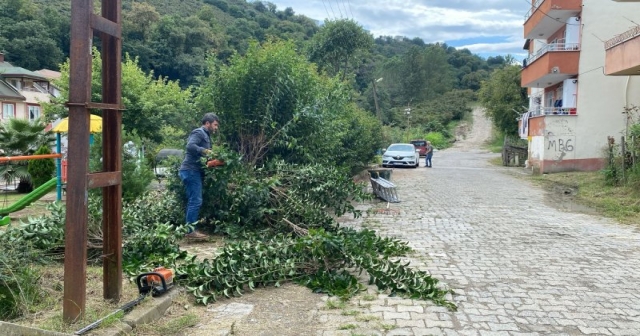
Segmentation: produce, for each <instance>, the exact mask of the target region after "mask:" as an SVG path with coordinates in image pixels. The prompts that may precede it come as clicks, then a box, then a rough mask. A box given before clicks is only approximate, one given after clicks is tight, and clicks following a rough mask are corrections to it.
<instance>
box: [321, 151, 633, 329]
mask: <svg viewBox="0 0 640 336" xmlns="http://www.w3.org/2000/svg"><path fill="white" fill-rule="evenodd" d="M492 157H495V154H489V153H486V152H482V151H478V150H469V149H468V148H460V147H459V148H453V149H451V150H447V151H440V152H437V153H436V154H435V156H434V159H433V165H434V168H432V169H427V168H424V167H420V168H417V169H401V170H400V169H396V170H395V171H394V173H393V175H392V180H393V181H394V182H395V183H396V184H397V185H398V194H399V197H400V199H401V203H396V204H392V205H391V207H392V208H394V209H396V210H399V211H400V214H399V215H379V214H377V215H371V217H369V218H367V219H365V220H364V225H373V226H375V228H376V229H377V230H378V232H380V233H381V234H383V235H389V236H394V237H398V238H400V239H403V240H406V241H409V242H410V245H411V246H412V247H413V248H414V249H415V250H416V251H417V252H418V253H417V255H415V256H413V258H412V265H414V266H419V267H420V268H424V269H427V270H429V271H430V272H431V273H432V274H433V275H434V276H436V277H438V278H439V279H442V280H443V282H445V283H447V284H448V285H449V286H450V287H451V288H453V289H454V290H455V292H456V295H454V296H453V301H454V302H456V303H457V304H458V306H459V309H458V311H457V312H448V311H447V310H445V309H443V308H440V307H434V306H433V305H431V304H427V305H425V304H424V303H423V302H419V301H415V302H414V301H411V300H401V299H396V298H388V297H386V296H384V295H379V296H378V299H377V300H375V301H373V302H370V303H372V305H371V307H370V308H369V313H373V314H377V316H378V317H379V318H381V319H382V321H383V322H382V323H386V324H393V325H396V326H397V327H398V328H396V329H393V330H390V331H388V332H386V333H385V334H386V335H583V334H594V335H640V300H639V299H640V292H639V291H638V286H639V285H640V264H639V263H638V260H639V259H640V230H638V228H637V227H633V226H623V225H619V224H616V223H614V222H613V221H611V220H607V219H603V218H601V217H598V216H592V215H586V214H579V213H570V212H563V211H560V210H557V209H555V208H553V207H550V206H547V205H545V203H548V202H545V199H544V198H545V197H547V195H546V194H545V192H544V191H543V190H541V189H540V188H539V187H536V186H533V185H531V184H530V183H528V182H527V181H526V180H524V179H520V178H517V177H514V176H513V174H508V173H505V169H506V168H502V167H495V166H492V165H490V164H489V163H488V160H489V159H490V158H492ZM362 224H363V223H360V224H357V223H354V225H356V226H357V225H362ZM335 333H336V332H332V331H325V332H324V335H332V334H335Z"/></svg>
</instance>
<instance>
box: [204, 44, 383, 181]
mask: <svg viewBox="0 0 640 336" xmlns="http://www.w3.org/2000/svg"><path fill="white" fill-rule="evenodd" d="M210 71H211V76H210V77H208V78H205V79H204V80H203V82H202V86H201V87H200V89H199V91H198V105H199V106H200V107H201V109H202V110H210V111H214V112H215V113H217V114H218V115H219V116H220V118H221V121H222V123H221V126H220V127H221V134H222V137H223V140H224V143H226V144H228V145H229V146H230V148H231V149H232V150H235V151H237V152H239V153H241V155H242V156H243V159H244V160H245V161H246V162H248V163H249V164H250V165H259V166H260V165H263V164H264V163H266V162H268V161H269V160H272V159H276V160H277V159H282V160H285V161H287V162H290V163H300V164H305V163H310V162H322V163H329V164H332V165H335V164H338V165H340V166H343V167H347V168H348V169H352V168H353V167H355V166H361V165H362V164H363V162H364V163H368V161H369V160H370V159H372V158H373V150H374V148H375V147H376V146H377V144H378V143H379V141H380V140H379V132H377V130H378V129H379V123H378V122H377V121H376V120H375V119H374V118H373V117H372V116H369V115H367V114H366V113H364V112H363V111H361V110H359V109H358V108H357V107H356V106H355V105H353V103H352V102H350V101H349V94H348V89H349V88H348V87H347V86H346V85H345V84H344V83H342V82H340V81H338V80H337V79H335V78H327V77H325V76H322V75H320V74H318V73H317V71H316V69H315V67H314V66H313V65H312V64H311V63H309V62H308V60H307V59H305V58H304V57H303V56H301V55H299V54H298V53H297V52H296V50H295V45H294V44H293V43H291V42H266V43H264V44H262V45H258V44H252V45H251V46H250V48H249V50H248V51H247V54H246V56H236V57H233V58H232V60H231V63H230V64H229V65H228V66H226V65H216V64H212V67H211V69H210ZM355 136H361V139H362V141H361V142H360V144H361V146H353V142H355V141H356V140H355V139H354V137H355ZM364 141H367V142H366V143H364Z"/></svg>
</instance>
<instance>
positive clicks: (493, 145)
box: [485, 132, 504, 164]
mask: <svg viewBox="0 0 640 336" xmlns="http://www.w3.org/2000/svg"><path fill="white" fill-rule="evenodd" d="M503 144H504V136H503V135H500V134H497V133H496V132H494V133H493V135H492V136H491V140H489V141H488V142H487V143H486V145H485V148H486V149H487V150H488V151H490V152H491V153H501V152H502V145H503ZM500 164H502V160H501V161H500Z"/></svg>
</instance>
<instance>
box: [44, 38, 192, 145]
mask: <svg viewBox="0 0 640 336" xmlns="http://www.w3.org/2000/svg"><path fill="white" fill-rule="evenodd" d="M60 71H61V77H60V79H59V80H57V81H55V84H56V86H57V87H58V88H59V89H60V96H59V97H57V98H53V99H52V102H51V103H46V104H43V107H44V113H45V114H46V115H47V117H48V118H50V119H55V118H56V117H66V116H67V115H68V111H67V110H66V107H65V104H66V102H67V100H68V99H69V62H68V61H67V62H65V63H63V64H62V65H61V68H60ZM101 76H102V61H101V54H100V52H99V51H98V50H97V49H95V48H94V50H93V59H92V84H91V95H92V99H93V100H94V101H100V100H101V99H102V98H101V95H102V80H101ZM122 103H123V105H124V106H125V108H126V109H127V112H126V113H123V114H122V125H123V127H124V130H125V131H126V132H129V133H131V134H136V135H138V136H140V137H141V138H143V139H149V140H152V141H154V142H161V141H162V140H163V139H162V133H161V129H162V127H163V126H168V125H171V126H174V127H175V126H179V127H185V128H186V127H187V125H190V124H191V123H193V121H194V120H196V118H198V117H199V116H196V115H195V114H193V108H192V106H191V91H190V90H183V89H182V88H181V87H180V86H179V85H178V82H175V81H170V80H167V79H166V78H164V77H158V78H155V77H154V74H153V72H151V73H149V74H146V73H144V72H143V71H142V69H141V68H140V64H139V61H138V59H137V58H132V57H129V55H125V57H124V60H123V62H122ZM92 113H94V114H96V115H100V113H101V112H100V111H92Z"/></svg>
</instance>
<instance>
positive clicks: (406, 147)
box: [382, 143, 420, 168]
mask: <svg viewBox="0 0 640 336" xmlns="http://www.w3.org/2000/svg"><path fill="white" fill-rule="evenodd" d="M419 164H420V152H419V150H418V149H416V146H414V145H413V144H410V143H397V144H391V145H390V146H389V147H387V149H386V150H385V152H384V154H382V166H383V167H389V166H394V167H395V166H400V167H411V168H416V167H418V165H419Z"/></svg>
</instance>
